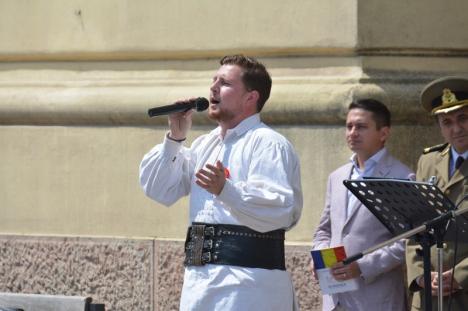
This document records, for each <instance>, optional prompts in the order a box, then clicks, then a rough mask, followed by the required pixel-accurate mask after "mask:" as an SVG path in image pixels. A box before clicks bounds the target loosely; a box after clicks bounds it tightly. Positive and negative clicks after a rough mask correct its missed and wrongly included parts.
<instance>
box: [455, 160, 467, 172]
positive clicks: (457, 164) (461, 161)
mask: <svg viewBox="0 0 468 311" xmlns="http://www.w3.org/2000/svg"><path fill="white" fill-rule="evenodd" d="M463 161H465V158H464V157H458V158H457V161H456V162H455V169H457V170H458V169H459V168H460V166H461V165H462V164H463Z"/></svg>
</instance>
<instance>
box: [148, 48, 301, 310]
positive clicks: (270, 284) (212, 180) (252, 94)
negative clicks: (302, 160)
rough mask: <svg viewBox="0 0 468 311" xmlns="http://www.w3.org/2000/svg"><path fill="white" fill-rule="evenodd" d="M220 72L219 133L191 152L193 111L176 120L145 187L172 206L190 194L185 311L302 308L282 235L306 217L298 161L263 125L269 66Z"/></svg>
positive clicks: (236, 66) (249, 61)
mask: <svg viewBox="0 0 468 311" xmlns="http://www.w3.org/2000/svg"><path fill="white" fill-rule="evenodd" d="M220 64H221V66H220V68H219V69H218V71H217V72H216V73H215V75H214V77H213V81H212V84H211V88H210V104H209V108H208V109H209V110H208V116H209V117H210V118H211V119H213V120H215V121H216V122H217V124H218V127H217V128H216V129H214V130H213V131H211V132H210V133H208V134H205V135H202V136H200V137H198V138H197V139H195V141H194V142H193V143H192V145H191V146H190V148H188V147H185V146H183V142H184V141H185V138H186V135H187V132H188V131H189V129H190V127H191V124H192V111H187V112H179V113H172V114H170V115H169V132H168V133H167V134H166V137H165V139H164V142H163V143H162V144H159V145H157V146H155V147H154V148H153V149H152V150H150V152H149V153H148V154H146V155H145V156H144V158H143V160H142V162H141V165H140V183H141V186H142V188H143V190H144V191H145V193H146V194H147V195H148V196H149V197H151V198H152V199H154V200H156V201H157V202H159V203H162V204H164V205H167V206H169V205H171V204H173V203H174V202H176V201H177V200H178V199H180V198H181V197H184V196H186V195H190V206H189V208H190V227H189V230H188V233H187V240H186V242H185V255H186V257H185V266H186V268H185V276H184V285H183V289H182V297H181V304H180V310H223V311H224V310H236V311H237V310H256V311H257V310H265V311H271V310H278V311H285V310H295V309H296V308H297V304H296V301H295V298H294V297H295V296H294V289H293V285H292V282H291V278H290V275H289V273H288V272H287V271H286V270H285V260H284V234H285V230H289V229H290V228H292V227H293V226H294V225H295V224H296V223H297V222H298V220H299V217H300V215H301V210H302V190H301V181H300V171H299V160H298V157H297V155H296V153H295V151H294V149H293V147H292V146H291V144H290V143H289V142H288V141H287V140H286V139H285V138H284V137H283V136H281V135H280V134H278V133H277V132H275V131H273V130H272V129H271V128H269V127H268V126H266V125H265V124H264V123H262V122H261V120H260V115H259V113H260V111H261V110H262V108H263V106H264V104H265V102H266V101H267V100H268V98H269V95H270V89H271V78H270V75H269V74H268V72H267V70H266V69H265V67H264V66H263V65H262V64H261V63H259V62H258V61H257V60H255V59H253V58H249V57H244V56H242V55H234V56H225V57H224V58H222V59H221V61H220ZM181 102H182V103H183V102H187V103H188V102H189V100H185V101H181Z"/></svg>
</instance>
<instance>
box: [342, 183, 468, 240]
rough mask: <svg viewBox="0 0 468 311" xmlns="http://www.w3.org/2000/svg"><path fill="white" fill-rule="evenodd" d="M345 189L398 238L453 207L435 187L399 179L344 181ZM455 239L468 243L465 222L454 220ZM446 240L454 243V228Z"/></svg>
mask: <svg viewBox="0 0 468 311" xmlns="http://www.w3.org/2000/svg"><path fill="white" fill-rule="evenodd" d="M343 184H344V185H345V187H346V188H348V189H349V190H350V191H351V192H352V193H353V194H354V195H355V196H356V197H357V198H358V199H359V200H360V201H361V202H362V203H363V204H364V205H365V206H366V207H367V208H368V209H369V210H370V211H371V213H372V214H374V216H375V217H377V219H378V220H379V221H380V222H381V223H382V224H383V225H384V226H385V227H386V228H387V229H388V230H389V231H390V232H391V233H392V234H393V235H395V236H396V235H400V234H403V233H405V232H407V231H409V230H411V229H413V228H415V227H418V226H420V225H423V224H424V223H426V222H428V221H430V220H433V219H435V218H437V217H439V216H441V215H444V214H446V213H447V212H449V211H452V210H455V205H454V204H453V203H452V201H450V199H449V198H447V197H446V196H445V195H444V194H443V193H442V191H441V190H440V189H439V188H438V187H437V186H435V185H433V184H430V183H424V182H415V181H409V180H402V179H377V178H369V179H367V178H366V179H362V180H360V179H355V180H344V181H343ZM457 227H458V233H459V234H458V239H460V238H461V239H462V240H463V241H464V242H468V218H467V217H466V216H465V215H459V216H458V217H457ZM446 229H448V231H447V232H446V233H445V240H448V241H453V240H454V239H455V226H449V227H448V228H446Z"/></svg>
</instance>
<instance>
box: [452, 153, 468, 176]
mask: <svg viewBox="0 0 468 311" xmlns="http://www.w3.org/2000/svg"><path fill="white" fill-rule="evenodd" d="M458 157H463V159H465V160H466V159H467V158H468V151H465V152H464V153H462V154H459V153H458V152H457V151H456V150H455V149H454V148H453V147H450V176H452V175H453V173H454V172H455V162H456V161H457V159H458Z"/></svg>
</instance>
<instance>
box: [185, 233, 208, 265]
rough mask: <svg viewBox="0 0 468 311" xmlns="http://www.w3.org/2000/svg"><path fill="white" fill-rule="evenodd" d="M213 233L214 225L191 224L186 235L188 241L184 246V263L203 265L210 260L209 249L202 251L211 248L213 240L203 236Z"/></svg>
mask: <svg viewBox="0 0 468 311" xmlns="http://www.w3.org/2000/svg"><path fill="white" fill-rule="evenodd" d="M214 234H215V229H214V227H211V226H207V225H201V224H200V225H192V226H191V228H190V233H189V236H188V237H187V240H188V243H186V246H185V261H184V264H185V265H186V266H203V265H205V264H206V263H209V262H211V259H212V258H211V253H210V251H208V252H203V251H204V250H211V249H212V248H213V240H212V239H209V238H208V239H205V237H211V236H214Z"/></svg>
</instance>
